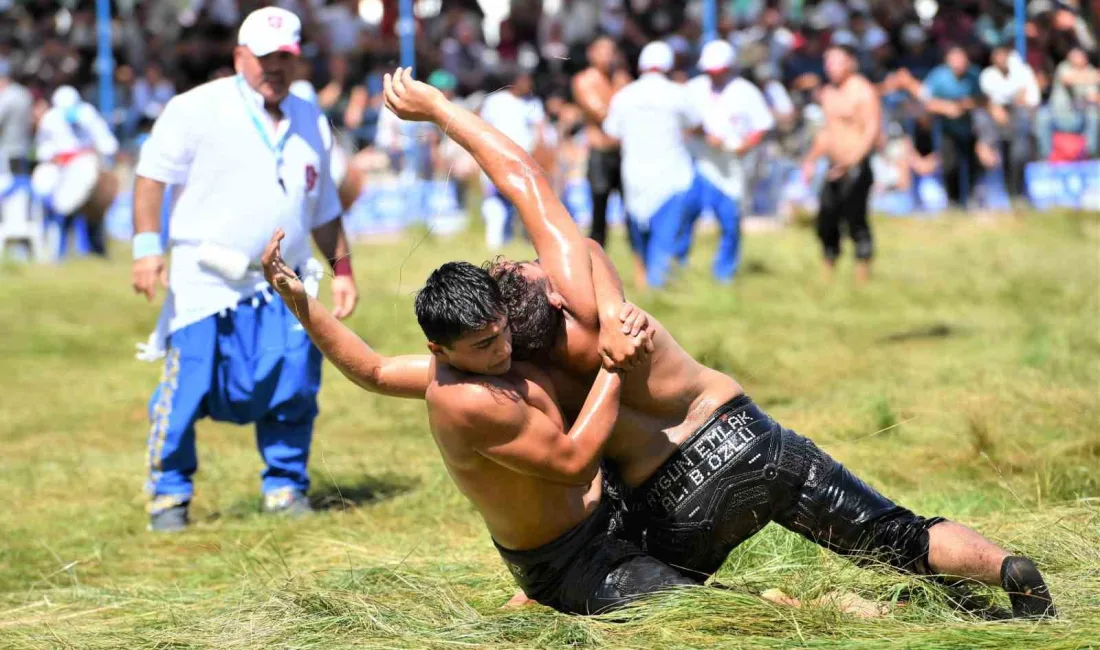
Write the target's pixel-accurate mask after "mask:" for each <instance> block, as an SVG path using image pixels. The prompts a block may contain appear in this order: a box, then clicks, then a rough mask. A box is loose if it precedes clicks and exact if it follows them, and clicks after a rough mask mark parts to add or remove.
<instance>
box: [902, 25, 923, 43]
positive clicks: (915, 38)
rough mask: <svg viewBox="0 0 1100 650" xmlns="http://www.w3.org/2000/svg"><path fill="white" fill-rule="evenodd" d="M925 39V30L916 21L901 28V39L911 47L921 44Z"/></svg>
mask: <svg viewBox="0 0 1100 650" xmlns="http://www.w3.org/2000/svg"><path fill="white" fill-rule="evenodd" d="M924 39H925V35H924V30H923V29H921V26H920V25H918V24H916V23H909V24H908V25H906V26H905V27H902V28H901V41H902V42H903V43H905V44H906V45H908V46H909V47H912V46H914V45H920V44H921V43H923V42H924Z"/></svg>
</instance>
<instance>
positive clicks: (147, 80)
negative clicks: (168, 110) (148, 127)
mask: <svg viewBox="0 0 1100 650" xmlns="http://www.w3.org/2000/svg"><path fill="white" fill-rule="evenodd" d="M175 96H176V86H175V85H174V84H173V83H172V82H171V81H170V80H168V79H167V78H166V77H165V76H164V69H163V68H161V66H160V64H159V63H157V62H156V61H149V62H147V63H146V64H145V71H144V72H143V73H142V75H141V77H139V78H138V79H136V80H134V90H133V109H134V111H136V112H137V114H138V115H139V116H140V118H141V121H142V122H147V123H148V124H152V122H154V121H156V119H157V117H159V116H160V114H161V111H163V110H164V106H165V104H167V103H168V101H169V100H170V99H172V98H173V97H175Z"/></svg>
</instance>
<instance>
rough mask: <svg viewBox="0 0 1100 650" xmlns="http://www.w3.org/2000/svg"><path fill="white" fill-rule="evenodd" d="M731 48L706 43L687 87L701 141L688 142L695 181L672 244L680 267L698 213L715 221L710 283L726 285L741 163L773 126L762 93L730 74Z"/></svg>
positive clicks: (736, 239) (733, 253) (737, 237)
mask: <svg viewBox="0 0 1100 650" xmlns="http://www.w3.org/2000/svg"><path fill="white" fill-rule="evenodd" d="M733 60H734V53H733V47H732V46H731V45H730V44H729V43H727V42H726V41H721V40H717V41H711V42H709V43H707V44H706V45H705V46H704V47H703V51H702V54H701V55H700V57H699V69H700V70H701V71H702V73H703V74H700V75H699V76H697V77H695V78H694V79H692V80H691V81H690V82H688V95H689V97H690V99H691V102H692V104H694V105H695V106H698V107H701V110H702V112H703V131H704V133H705V135H704V137H703V138H698V137H696V138H693V139H692V145H693V147H692V149H693V153H694V155H695V180H694V182H693V183H692V187H691V191H690V192H689V193H688V197H687V201H686V202H685V206H684V223H683V227H682V229H681V232H680V236H679V241H678V244H677V255H678V257H679V258H680V261H681V262H685V261H686V259H687V255H688V251H689V249H690V248H691V236H692V230H693V228H694V226H695V221H696V219H698V218H699V215H700V214H701V213H702V212H703V210H706V209H709V210H711V211H712V212H713V213H714V216H715V217H717V219H718V225H719V226H720V227H721V229H722V238H721V240H720V241H719V243H718V253H717V255H716V256H715V258H714V277H715V278H717V279H718V280H719V281H720V282H729V281H730V280H732V279H733V276H734V274H735V273H736V272H737V264H738V261H739V259H740V256H741V255H740V253H741V206H740V202H741V196H742V194H743V193H744V189H745V173H746V170H745V169H744V165H743V162H742V161H743V159H744V157H745V156H746V155H747V154H748V153H749V152H750V151H751V150H752V149H753V148H755V147H756V146H757V145H758V144H760V142H761V141H762V140H763V139H764V135H765V134H767V132H768V131H770V130H771V129H772V128H773V127H774V126H775V120H774V119H773V118H772V114H771V111H770V110H769V109H768V103H767V100H765V99H764V95H763V93H761V92H760V90H759V89H758V88H757V87H756V86H754V85H752V84H751V83H749V82H748V81H747V80H745V79H742V78H741V77H739V76H735V75H734V74H733Z"/></svg>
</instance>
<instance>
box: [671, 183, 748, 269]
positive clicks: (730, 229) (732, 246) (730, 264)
mask: <svg viewBox="0 0 1100 650" xmlns="http://www.w3.org/2000/svg"><path fill="white" fill-rule="evenodd" d="M707 208H709V209H710V210H711V212H713V213H714V216H715V217H716V218H717V219H718V225H719V226H720V227H721V229H722V235H721V239H720V240H719V241H718V253H717V254H716V255H715V256H714V267H713V270H714V271H713V272H714V277H715V278H717V279H718V280H719V281H722V282H728V281H729V280H732V279H733V276H734V274H736V273H737V267H738V266H739V265H740V264H741V204H740V202H739V201H737V199H734V198H731V197H729V196H727V195H726V194H725V193H724V192H722V190H720V189H718V188H717V187H715V185H714V183H711V182H710V181H709V180H707V179H706V178H705V177H704V176H703V175H702V174H698V173H697V174H695V181H694V182H693V183H692V185H691V189H690V190H689V191H688V194H687V198H686V199H685V201H684V223H683V227H682V228H681V231H680V235H679V239H678V240H677V245H676V257H677V258H678V259H679V260H680V263H681V264H686V263H687V256H688V252H689V251H690V250H691V240H692V235H693V231H694V230H695V222H696V221H697V220H698V219H699V216H700V215H702V214H703V210H705V209H707Z"/></svg>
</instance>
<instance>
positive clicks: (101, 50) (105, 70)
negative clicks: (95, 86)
mask: <svg viewBox="0 0 1100 650" xmlns="http://www.w3.org/2000/svg"><path fill="white" fill-rule="evenodd" d="M95 13H96V48H97V50H98V52H97V55H96V72H98V73H99V112H100V114H101V115H103V118H104V119H106V120H107V123H108V124H111V125H112V126H113V124H114V119H113V118H114V112H115V79H114V77H115V59H114V55H113V54H112V52H111V0H96V3H95Z"/></svg>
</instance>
